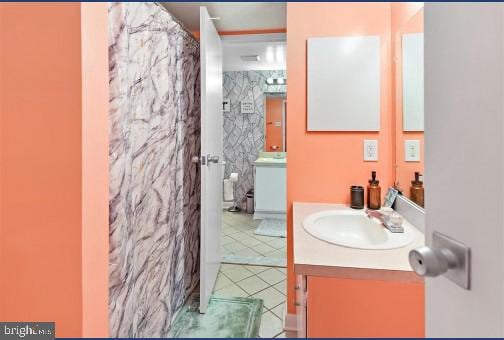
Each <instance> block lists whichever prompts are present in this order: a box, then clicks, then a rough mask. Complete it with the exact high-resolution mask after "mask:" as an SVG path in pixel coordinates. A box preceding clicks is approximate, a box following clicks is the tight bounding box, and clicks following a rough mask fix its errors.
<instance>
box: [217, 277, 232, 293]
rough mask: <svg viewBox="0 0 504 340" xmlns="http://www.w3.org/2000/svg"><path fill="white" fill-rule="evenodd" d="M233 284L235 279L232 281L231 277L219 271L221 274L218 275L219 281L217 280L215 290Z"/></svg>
mask: <svg viewBox="0 0 504 340" xmlns="http://www.w3.org/2000/svg"><path fill="white" fill-rule="evenodd" d="M232 284H233V281H231V280H230V279H229V278H227V277H226V276H225V275H224V274H222V273H219V275H218V276H217V281H215V288H214V290H219V289H221V288H224V287H227V286H229V285H232Z"/></svg>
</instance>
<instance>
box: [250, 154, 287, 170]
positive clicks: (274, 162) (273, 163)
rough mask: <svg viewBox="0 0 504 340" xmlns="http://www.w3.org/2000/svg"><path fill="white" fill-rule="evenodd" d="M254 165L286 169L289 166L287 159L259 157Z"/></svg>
mask: <svg viewBox="0 0 504 340" xmlns="http://www.w3.org/2000/svg"><path fill="white" fill-rule="evenodd" d="M254 165H255V166H267V167H275V168H285V167H286V165H287V158H273V157H259V158H258V159H256V160H255V162H254Z"/></svg>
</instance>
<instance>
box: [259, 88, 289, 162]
mask: <svg viewBox="0 0 504 340" xmlns="http://www.w3.org/2000/svg"><path fill="white" fill-rule="evenodd" d="M286 114H287V96H286V94H285V93H265V96H264V151H266V152H286V151H287V145H286V143H287V141H286V138H285V136H286V131H285V127H286V124H285V122H286Z"/></svg>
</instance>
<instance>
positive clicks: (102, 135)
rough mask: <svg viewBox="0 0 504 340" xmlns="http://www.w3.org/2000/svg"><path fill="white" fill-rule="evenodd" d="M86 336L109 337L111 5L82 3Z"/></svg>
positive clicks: (83, 305)
mask: <svg viewBox="0 0 504 340" xmlns="http://www.w3.org/2000/svg"><path fill="white" fill-rule="evenodd" d="M81 28H82V29H81V39H82V44H81V45H82V141H81V142H82V318H83V319H82V337H89V338H93V337H104V336H105V337H106V336H108V320H109V315H108V278H109V268H108V252H109V228H108V227H109V220H108V217H109V216H108V205H109V191H108V190H109V178H108V169H109V161H108V155H109V152H108V151H109V130H108V121H109V88H108V84H109V65H108V5H107V3H82V4H81Z"/></svg>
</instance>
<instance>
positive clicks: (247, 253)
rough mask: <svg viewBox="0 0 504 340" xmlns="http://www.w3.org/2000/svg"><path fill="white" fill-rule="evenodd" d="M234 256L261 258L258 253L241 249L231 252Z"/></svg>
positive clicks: (248, 249)
mask: <svg viewBox="0 0 504 340" xmlns="http://www.w3.org/2000/svg"><path fill="white" fill-rule="evenodd" d="M233 253H234V254H235V255H240V256H254V257H255V256H261V255H260V254H259V253H258V252H256V251H253V250H252V249H250V248H243V249H239V250H236V251H234V252H233Z"/></svg>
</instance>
